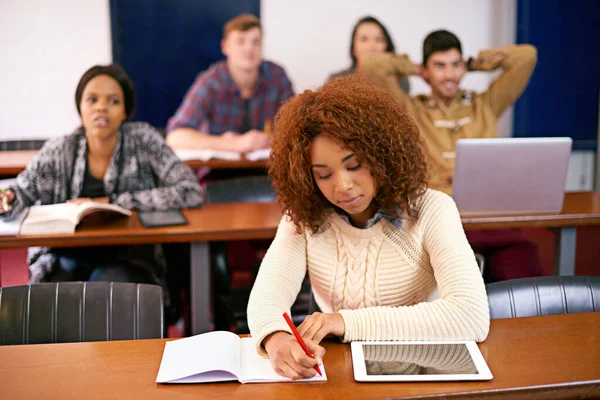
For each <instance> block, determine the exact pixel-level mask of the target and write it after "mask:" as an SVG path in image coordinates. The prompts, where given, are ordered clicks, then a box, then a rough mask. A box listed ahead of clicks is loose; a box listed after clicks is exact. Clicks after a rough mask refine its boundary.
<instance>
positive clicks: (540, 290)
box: [486, 276, 600, 319]
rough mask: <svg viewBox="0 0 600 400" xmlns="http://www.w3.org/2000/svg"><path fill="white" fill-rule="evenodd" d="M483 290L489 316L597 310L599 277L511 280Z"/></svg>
mask: <svg viewBox="0 0 600 400" xmlns="http://www.w3.org/2000/svg"><path fill="white" fill-rule="evenodd" d="M486 290H487V295H488V302H489V305H490V317H491V318H492V319H497V318H518V317H534V316H540V315H552V314H573V313H580V312H591V311H600V277H587V276H546V277H540V278H523V279H512V280H509V281H502V282H495V283H490V284H488V285H486Z"/></svg>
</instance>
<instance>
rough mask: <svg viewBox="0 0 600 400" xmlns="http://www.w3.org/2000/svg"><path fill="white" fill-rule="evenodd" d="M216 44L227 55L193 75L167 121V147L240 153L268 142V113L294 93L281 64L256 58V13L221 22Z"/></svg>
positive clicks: (258, 48) (258, 35) (259, 48)
mask: <svg viewBox="0 0 600 400" xmlns="http://www.w3.org/2000/svg"><path fill="white" fill-rule="evenodd" d="M221 49H222V51H223V54H225V56H226V57H227V60H226V61H221V62H219V63H216V64H214V65H213V66H211V67H210V68H209V69H208V70H207V71H205V72H203V73H201V74H200V75H199V76H198V78H197V79H196V81H195V82H194V84H193V85H192V87H191V88H190V89H189V91H188V93H187V94H186V96H185V98H184V100H183V103H182V104H181V106H180V107H179V109H178V110H177V112H176V113H175V115H174V116H173V117H172V118H171V119H170V120H169V122H168V125H167V132H168V136H167V143H168V144H169V145H170V146H171V147H173V148H176V149H213V150H227V151H238V152H241V153H245V152H249V151H253V150H258V149H264V148H268V147H269V145H270V144H269V136H268V131H269V130H270V127H269V126H270V125H271V124H272V122H273V117H274V116H275V113H276V112H277V109H278V108H279V105H280V104H281V103H282V102H283V101H285V100H287V99H288V98H290V97H292V96H293V95H294V92H293V90H292V85H291V83H290V81H289V79H288V77H287V75H286V74H285V71H284V70H283V68H281V67H280V66H278V65H277V64H275V63H272V62H270V61H263V60H262V28H261V25H260V21H259V20H258V18H256V17H255V16H254V15H251V14H242V15H240V16H238V17H236V18H233V19H232V20H230V21H229V22H227V23H226V24H225V26H224V28H223V40H222V42H221ZM265 132H267V133H265Z"/></svg>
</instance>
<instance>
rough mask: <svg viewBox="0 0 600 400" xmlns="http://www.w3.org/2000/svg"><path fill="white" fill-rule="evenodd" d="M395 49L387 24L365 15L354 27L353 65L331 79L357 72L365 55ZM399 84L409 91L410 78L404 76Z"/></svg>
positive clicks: (351, 57)
mask: <svg viewBox="0 0 600 400" xmlns="http://www.w3.org/2000/svg"><path fill="white" fill-rule="evenodd" d="M395 50H396V48H395V46H394V42H392V38H391V37H390V34H389V33H388V31H387V29H386V28H385V26H383V24H382V23H381V22H379V20H378V19H376V18H374V17H371V16H367V17H363V18H361V19H360V20H359V21H358V22H357V23H356V25H354V29H353V30H352V36H351V39H350V59H351V60H352V65H351V66H350V68H348V69H345V70H343V71H339V72H336V73H334V74H332V75H331V76H330V77H329V79H333V78H338V77H340V76H346V75H350V74H353V73H355V72H356V65H357V64H358V62H359V60H360V59H361V58H362V57H364V56H367V55H369V54H373V53H394V52H395ZM398 85H399V86H400V88H401V89H402V90H403V91H404V92H405V93H408V92H409V90H410V86H409V83H408V78H406V77H403V78H401V79H399V80H398Z"/></svg>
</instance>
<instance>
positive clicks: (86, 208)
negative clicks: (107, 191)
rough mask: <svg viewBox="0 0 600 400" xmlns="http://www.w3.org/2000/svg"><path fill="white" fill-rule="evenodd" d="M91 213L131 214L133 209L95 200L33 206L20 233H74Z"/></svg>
mask: <svg viewBox="0 0 600 400" xmlns="http://www.w3.org/2000/svg"><path fill="white" fill-rule="evenodd" d="M91 214H117V215H118V214H122V215H125V216H130V215H131V211H129V210H126V209H124V208H122V207H119V206H117V205H115V204H108V203H95V202H88V203H82V204H75V203H60V204H49V205H43V206H32V207H30V208H29V213H28V214H27V217H26V218H25V220H24V221H23V223H22V224H21V230H20V232H19V233H20V234H21V235H45V234H52V233H73V232H75V228H76V227H77V224H79V222H81V220H82V219H83V218H85V217H87V216H88V215H91Z"/></svg>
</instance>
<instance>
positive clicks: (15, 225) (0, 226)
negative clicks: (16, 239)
mask: <svg viewBox="0 0 600 400" xmlns="http://www.w3.org/2000/svg"><path fill="white" fill-rule="evenodd" d="M28 212H29V210H28V209H25V210H23V211H21V213H20V214H19V215H16V216H14V217H12V218H11V219H10V220H8V219H0V236H14V235H18V234H19V231H20V230H21V224H22V223H23V220H24V219H25V217H26V216H27V213H28Z"/></svg>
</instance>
